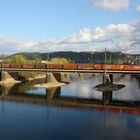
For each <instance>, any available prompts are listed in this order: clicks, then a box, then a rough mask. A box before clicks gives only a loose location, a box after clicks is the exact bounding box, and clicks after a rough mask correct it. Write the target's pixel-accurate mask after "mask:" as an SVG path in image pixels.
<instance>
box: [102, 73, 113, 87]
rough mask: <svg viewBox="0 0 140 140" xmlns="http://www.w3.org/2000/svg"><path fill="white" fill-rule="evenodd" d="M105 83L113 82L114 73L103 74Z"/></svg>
mask: <svg viewBox="0 0 140 140" xmlns="http://www.w3.org/2000/svg"><path fill="white" fill-rule="evenodd" d="M103 84H104V85H110V84H113V75H112V74H104V75H103Z"/></svg>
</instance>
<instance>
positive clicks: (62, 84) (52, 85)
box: [34, 82, 66, 88]
mask: <svg viewBox="0 0 140 140" xmlns="http://www.w3.org/2000/svg"><path fill="white" fill-rule="evenodd" d="M64 85H66V84H65V83H59V82H52V83H44V84H37V85H34V87H43V88H52V87H61V86H64Z"/></svg>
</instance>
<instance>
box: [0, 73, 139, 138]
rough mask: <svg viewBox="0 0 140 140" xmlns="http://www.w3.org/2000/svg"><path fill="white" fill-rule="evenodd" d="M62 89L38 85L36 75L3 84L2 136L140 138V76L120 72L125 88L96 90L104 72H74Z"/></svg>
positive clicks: (119, 80)
mask: <svg viewBox="0 0 140 140" xmlns="http://www.w3.org/2000/svg"><path fill="white" fill-rule="evenodd" d="M71 79H73V80H72V81H71V83H69V84H67V85H65V86H62V87H61V88H52V89H45V88H37V87H34V86H33V85H34V84H37V83H40V82H44V80H43V79H42V80H36V81H30V82H24V83H21V84H17V85H12V84H10V85H9V84H8V85H2V86H1V87H0V93H1V94H0V97H1V98H0V139H1V140H112V139H113V140H140V133H139V132H140V79H139V78H138V77H135V76H130V75H115V76H114V79H113V80H114V83H116V84H124V85H125V87H124V88H123V89H121V90H118V91H114V92H113V93H107V94H105V93H104V94H103V93H102V92H99V91H96V90H94V89H93V87H94V86H96V85H98V84H101V83H102V75H94V76H92V75H84V76H83V77H81V78H78V76H77V75H76V76H75V75H72V76H71Z"/></svg>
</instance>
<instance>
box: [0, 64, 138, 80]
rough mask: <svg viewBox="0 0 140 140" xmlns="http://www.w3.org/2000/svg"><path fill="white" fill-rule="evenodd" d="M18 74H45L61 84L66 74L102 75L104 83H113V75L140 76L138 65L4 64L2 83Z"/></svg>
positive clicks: (1, 69) (0, 76)
mask: <svg viewBox="0 0 140 140" xmlns="http://www.w3.org/2000/svg"><path fill="white" fill-rule="evenodd" d="M18 72H45V73H46V79H47V80H46V82H53V81H58V82H61V79H62V77H64V76H66V73H67V74H69V73H93V74H94V73H102V74H103V82H104V81H105V82H106V81H110V82H113V74H134V75H137V74H140V66H138V65H101V64H37V65H35V64H2V65H1V66H0V81H6V80H9V79H12V76H11V75H13V74H15V75H18Z"/></svg>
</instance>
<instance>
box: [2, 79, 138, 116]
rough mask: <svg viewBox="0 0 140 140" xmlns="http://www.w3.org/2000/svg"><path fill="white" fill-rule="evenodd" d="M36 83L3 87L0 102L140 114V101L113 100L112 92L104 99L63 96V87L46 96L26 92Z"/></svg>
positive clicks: (105, 94) (48, 92) (106, 94)
mask: <svg viewBox="0 0 140 140" xmlns="http://www.w3.org/2000/svg"><path fill="white" fill-rule="evenodd" d="M34 82H35V81H32V82H26V83H22V84H16V85H12V84H6V85H1V86H0V100H2V101H5V100H8V101H14V102H24V103H30V104H47V105H53V106H61V107H66V108H77V109H79V108H81V109H96V110H100V111H111V112H125V113H131V114H140V101H122V100H114V99H113V98H112V96H113V92H112V91H104V92H102V99H87V98H80V97H68V96H62V95H61V87H57V88H49V89H46V90H44V91H45V93H44V95H39V94H36V93H27V92H26V91H27V90H29V87H31V86H32V85H34V84H35V83H34ZM42 82H43V81H42ZM29 84H30V86H29ZM26 85H28V86H26ZM27 87H28V88H27Z"/></svg>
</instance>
